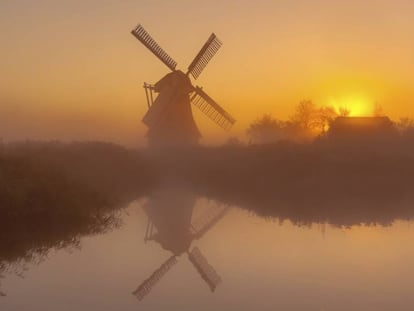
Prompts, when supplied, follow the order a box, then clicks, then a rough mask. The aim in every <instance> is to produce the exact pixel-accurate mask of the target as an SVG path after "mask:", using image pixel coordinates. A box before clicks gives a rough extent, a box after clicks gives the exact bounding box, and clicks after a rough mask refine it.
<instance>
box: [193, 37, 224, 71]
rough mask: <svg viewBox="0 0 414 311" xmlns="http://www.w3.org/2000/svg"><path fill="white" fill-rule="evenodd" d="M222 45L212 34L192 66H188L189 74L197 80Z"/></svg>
mask: <svg viewBox="0 0 414 311" xmlns="http://www.w3.org/2000/svg"><path fill="white" fill-rule="evenodd" d="M222 45H223V43H222V42H221V41H220V40H219V39H218V38H217V37H216V35H215V34H214V33H212V34H211V36H210V37H209V38H208V40H207V42H206V43H205V44H204V45H203V47H202V48H201V50H200V52H198V54H197V56H196V57H195V58H194V60H193V61H192V63H191V64H190V66H188V72H187V74H189V73H191V75H192V76H193V77H194V79H197V78H198V77H199V76H200V74H201V72H202V71H203V70H204V68H205V67H206V66H207V64H208V63H209V61H210V60H211V59H212V58H213V56H214V55H215V54H216V53H217V51H218V50H219V49H220V47H221V46H222Z"/></svg>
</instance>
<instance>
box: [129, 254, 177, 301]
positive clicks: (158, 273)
mask: <svg viewBox="0 0 414 311" xmlns="http://www.w3.org/2000/svg"><path fill="white" fill-rule="evenodd" d="M176 263H177V258H176V257H175V256H174V255H173V256H171V257H170V258H169V259H168V260H167V261H166V262H164V263H163V264H162V265H161V267H159V268H158V269H157V270H155V271H154V273H153V274H151V276H150V277H149V278H148V279H146V280H145V281H144V282H142V283H141V285H139V286H138V288H137V289H136V290H135V291H134V292H133V293H132V294H133V295H134V296H136V297H137V298H138V300H142V299H144V298H145V296H146V295H148V294H149V293H150V292H151V290H152V288H153V287H154V286H155V284H157V283H158V282H159V281H160V280H161V279H162V277H163V276H164V275H165V274H166V273H167V272H168V271H169V270H170V269H171V268H172V267H173V266H174V265H175V264H176Z"/></svg>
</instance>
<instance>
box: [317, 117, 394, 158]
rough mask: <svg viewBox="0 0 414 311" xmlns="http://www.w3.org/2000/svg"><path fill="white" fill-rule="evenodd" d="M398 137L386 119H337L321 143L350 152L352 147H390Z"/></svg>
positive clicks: (392, 125) (391, 124)
mask: <svg viewBox="0 0 414 311" xmlns="http://www.w3.org/2000/svg"><path fill="white" fill-rule="evenodd" d="M398 136H399V135H398V130H397V127H396V126H395V124H394V123H393V122H392V121H391V120H390V118H388V117H338V118H336V119H335V120H334V121H333V122H332V123H331V125H330V128H329V130H328V132H327V133H326V135H325V137H324V138H323V139H322V141H325V142H328V143H329V144H330V145H332V146H335V145H336V146H338V147H339V146H344V147H346V148H350V149H348V150H351V149H353V147H356V148H358V149H361V148H362V149H365V147H369V146H372V147H374V146H384V144H386V145H389V144H390V143H391V145H392V143H394V142H396V141H397V139H398ZM391 145H389V146H391Z"/></svg>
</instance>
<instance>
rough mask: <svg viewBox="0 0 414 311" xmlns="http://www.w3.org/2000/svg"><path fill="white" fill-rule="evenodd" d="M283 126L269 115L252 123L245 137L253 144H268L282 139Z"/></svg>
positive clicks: (282, 123)
mask: <svg viewBox="0 0 414 311" xmlns="http://www.w3.org/2000/svg"><path fill="white" fill-rule="evenodd" d="M284 127H285V124H284V122H282V121H279V120H277V119H275V118H273V117H272V116H271V115H269V114H265V115H263V116H262V117H261V118H259V119H257V120H256V121H254V122H253V123H252V124H251V125H250V127H249V128H248V129H247V135H248V136H249V137H250V139H251V141H252V142H254V143H270V142H275V141H278V140H280V139H283V138H284V136H285V135H284V134H285V133H284Z"/></svg>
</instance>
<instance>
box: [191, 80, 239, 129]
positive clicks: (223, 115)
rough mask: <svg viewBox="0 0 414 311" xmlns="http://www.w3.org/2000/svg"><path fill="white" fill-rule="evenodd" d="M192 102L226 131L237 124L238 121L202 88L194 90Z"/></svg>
mask: <svg viewBox="0 0 414 311" xmlns="http://www.w3.org/2000/svg"><path fill="white" fill-rule="evenodd" d="M190 100H191V102H192V103H193V104H194V105H195V106H196V107H197V108H199V109H200V110H201V111H202V112H203V113H204V114H205V115H206V116H207V117H209V118H210V119H211V120H213V121H214V122H215V123H216V124H217V125H218V126H220V127H222V128H223V129H225V130H226V131H228V130H230V129H231V127H232V126H233V124H234V123H235V122H236V120H235V119H234V118H233V117H232V116H231V115H230V114H229V113H228V112H227V111H225V110H224V109H223V108H221V106H220V105H219V104H217V103H216V102H215V101H214V100H213V99H212V98H211V97H210V96H208V95H207V94H206V93H205V92H204V91H203V90H202V88H201V87H198V86H196V87H195V88H194V93H193V94H192V95H191V98H190Z"/></svg>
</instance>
